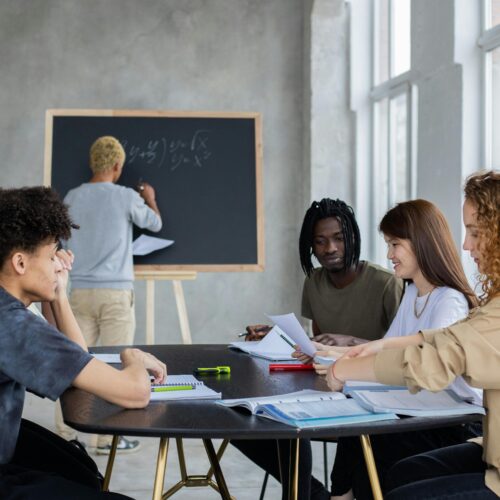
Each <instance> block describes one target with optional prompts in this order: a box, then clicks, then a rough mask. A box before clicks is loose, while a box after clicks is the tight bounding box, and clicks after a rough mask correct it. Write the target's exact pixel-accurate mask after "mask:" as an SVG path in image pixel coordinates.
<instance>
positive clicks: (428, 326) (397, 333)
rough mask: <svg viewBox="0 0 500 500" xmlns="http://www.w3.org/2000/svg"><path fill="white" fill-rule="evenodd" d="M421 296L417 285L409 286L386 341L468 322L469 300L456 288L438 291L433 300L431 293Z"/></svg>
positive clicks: (436, 289)
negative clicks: (464, 320) (418, 295)
mask: <svg viewBox="0 0 500 500" xmlns="http://www.w3.org/2000/svg"><path fill="white" fill-rule="evenodd" d="M417 293H418V289H417V287H416V286H415V285H414V284H413V283H411V284H409V285H408V286H407V287H406V290H405V293H404V295H403V300H401V304H400V306H399V309H398V312H397V313H396V316H395V318H394V319H393V321H392V323H391V326H390V327H389V330H387V333H386V334H385V338H388V337H401V336H403V335H412V334H414V333H418V332H419V331H420V330H432V329H434V328H444V327H445V326H450V325H452V324H453V323H456V322H457V321H459V320H461V319H464V318H465V317H466V316H467V314H468V313H469V305H468V304H467V299H466V298H465V297H464V295H463V294H462V293H460V292H458V291H457V290H454V289H453V288H449V287H447V286H441V287H438V288H435V289H434V290H433V291H432V292H430V297H429V294H427V295H423V296H422V297H417ZM427 299H428V302H427V305H426V306H425V309H424V305H425V303H426V301H427ZM415 300H416V303H415ZM415 307H416V309H417V313H418V314H421V315H420V318H417V317H416V316H415V311H414V308H415Z"/></svg>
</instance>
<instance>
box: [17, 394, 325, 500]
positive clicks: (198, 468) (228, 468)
mask: <svg viewBox="0 0 500 500" xmlns="http://www.w3.org/2000/svg"><path fill="white" fill-rule="evenodd" d="M23 416H24V417H25V418H28V419H30V420H32V421H34V422H37V423H39V424H40V425H43V426H44V427H47V428H48V429H51V430H53V429H54V403H52V402H51V401H49V400H44V399H40V398H38V397H36V396H33V395H31V394H27V399H26V403H25V408H24V415H23ZM79 439H80V440H81V441H82V442H84V443H88V436H85V435H84V434H82V435H80V436H79ZM140 441H141V448H140V450H138V451H137V452H135V453H132V454H128V455H119V456H117V459H116V461H115V466H114V470H113V475H112V478H111V486H110V489H111V490H112V491H116V492H120V493H123V494H125V495H128V496H130V497H132V498H135V499H136V500H150V499H151V495H152V487H153V482H154V475H155V464H156V456H157V452H158V439H152V438H141V439H140ZM218 444H219V442H214V445H215V446H216V449H217V447H218ZM312 445H313V457H314V460H313V463H314V471H313V472H314V475H315V476H316V477H317V478H318V479H320V480H323V477H324V472H323V448H322V444H321V443H312ZM184 450H185V456H186V464H187V469H188V474H205V473H206V471H207V470H208V468H209V465H208V459H207V458H206V454H205V450H204V447H203V443H202V442H201V441H198V440H185V441H184ZM334 453H335V445H334V444H329V445H328V460H329V466H330V467H331V464H332V460H333V456H334ZM92 456H93V458H94V459H95V461H96V462H97V465H98V466H99V469H100V470H101V472H102V473H104V470H105V468H106V462H107V457H102V456H96V455H92ZM221 467H222V471H223V473H224V476H225V479H226V482H227V485H228V488H229V491H230V493H231V495H232V496H233V497H234V498H235V499H237V500H257V499H258V498H259V495H260V489H261V486H262V481H263V478H264V472H263V471H262V470H261V469H260V468H258V467H257V466H256V465H255V464H253V462H251V461H249V460H248V459H247V458H246V457H245V456H243V455H242V454H241V453H239V452H238V451H237V450H236V449H235V448H233V447H232V446H228V448H227V450H226V453H225V454H224V456H223V458H222V461H221ZM179 479H180V473H179V466H178V461H177V450H176V447H175V441H174V440H172V441H171V442H170V447H169V454H168V460H167V470H166V476H165V491H166V490H167V489H168V488H170V487H171V486H173V485H174V484H175V483H177V481H179ZM172 498H174V499H176V500H194V499H200V498H203V500H212V499H217V498H220V496H219V495H218V493H217V492H216V491H215V490H213V489H212V488H199V487H198V488H183V489H181V490H180V491H179V492H177V493H176V494H175V495H173V497H172ZM264 498H265V499H266V500H279V499H280V498H281V488H280V485H279V484H278V482H277V481H275V480H274V479H273V478H270V479H269V482H268V485H267V489H266V495H265V497H264Z"/></svg>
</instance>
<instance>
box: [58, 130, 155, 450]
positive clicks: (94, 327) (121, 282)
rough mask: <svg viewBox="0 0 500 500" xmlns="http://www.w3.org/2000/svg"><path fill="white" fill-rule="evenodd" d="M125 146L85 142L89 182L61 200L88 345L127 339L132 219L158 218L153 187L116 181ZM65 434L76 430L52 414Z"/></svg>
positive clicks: (101, 443)
mask: <svg viewBox="0 0 500 500" xmlns="http://www.w3.org/2000/svg"><path fill="white" fill-rule="evenodd" d="M124 162H125V151H124V150H123V147H122V145H121V144H120V142H119V141H118V140H117V139H115V138H114V137H110V136H103V137H99V138H98V139H97V140H96V141H95V142H94V144H92V147H91V148H90V168H91V170H92V173H93V175H92V178H91V179H90V182H88V183H85V184H82V185H81V186H79V187H77V188H76V189H72V190H71V191H69V193H68V194H67V195H66V197H65V199H64V201H65V202H66V203H67V204H68V205H69V211H70V214H71V216H72V218H73V219H74V220H75V221H76V222H77V223H78V224H79V225H80V227H81V229H80V231H78V232H77V233H76V234H74V235H73V236H72V238H71V239H70V240H69V242H68V248H69V249H70V250H72V251H73V253H74V254H75V255H76V256H77V258H76V260H75V264H74V266H73V269H72V271H71V297H70V300H71V307H72V309H73V312H74V314H75V317H76V319H77V321H78V324H79V325H80V328H81V329H82V333H83V336H84V338H85V340H86V342H87V344H88V345H89V346H95V345H97V344H100V345H130V344H132V342H133V338H134V330H135V311H134V291H133V286H134V269H133V261H132V229H133V224H135V225H137V226H139V227H141V228H145V229H149V230H150V231H155V232H156V231H159V230H160V229H161V225H162V221H161V217H160V212H159V210H158V207H157V205H156V201H155V191H154V189H153V188H152V187H151V186H150V185H148V184H146V183H142V184H141V186H140V190H139V193H137V192H136V191H134V190H133V189H131V188H128V187H125V186H118V185H117V184H116V182H117V181H118V179H119V178H120V175H121V173H122V169H123V164H124ZM56 428H57V431H58V433H59V435H60V436H62V437H64V438H66V439H72V438H74V437H76V433H75V432H74V431H73V430H71V429H69V428H68V427H67V426H65V425H64V424H63V423H62V418H61V417H60V414H59V415H57V416H56ZM138 447H139V441H137V440H134V441H131V440H128V439H126V438H123V437H122V438H120V440H119V442H118V448H117V450H118V452H130V451H135V450H137V449H138ZM110 449H111V437H110V436H99V437H98V440H97V450H96V451H97V453H98V454H108V453H109V451H110Z"/></svg>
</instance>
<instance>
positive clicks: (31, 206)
mask: <svg viewBox="0 0 500 500" xmlns="http://www.w3.org/2000/svg"><path fill="white" fill-rule="evenodd" d="M72 227H74V228H76V227H78V226H76V225H75V224H73V222H72V221H71V219H70V217H69V215H68V207H67V206H66V205H64V203H63V202H62V201H61V199H60V198H59V195H58V194H57V193H56V192H55V191H54V190H52V189H51V188H48V187H43V186H37V187H25V188H20V189H1V188H0V268H1V267H3V265H4V263H5V261H6V259H7V258H8V257H9V255H11V254H12V252H13V251H14V250H23V251H26V252H30V253H31V252H34V251H35V250H36V249H37V247H38V246H39V245H40V244H42V243H44V242H45V241H47V240H48V239H52V240H53V241H54V242H57V241H59V240H60V239H65V240H67V239H69V237H70V236H71V228H72Z"/></svg>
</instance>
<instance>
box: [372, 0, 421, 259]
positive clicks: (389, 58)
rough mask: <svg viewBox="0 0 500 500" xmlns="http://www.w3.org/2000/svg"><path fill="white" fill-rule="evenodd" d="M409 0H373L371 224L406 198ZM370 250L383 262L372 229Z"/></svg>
mask: <svg viewBox="0 0 500 500" xmlns="http://www.w3.org/2000/svg"><path fill="white" fill-rule="evenodd" d="M410 16H411V0H375V2H374V12H373V49H374V53H373V62H374V64H373V75H372V82H373V86H372V91H371V94H370V97H371V103H372V123H373V141H372V143H373V155H372V158H373V165H372V172H373V176H372V193H371V198H372V205H373V206H372V208H373V210H372V216H373V220H372V221H371V225H372V227H373V228H376V227H377V225H378V223H379V221H380V219H381V218H382V216H383V215H384V214H385V212H386V211H387V210H388V209H389V208H390V207H392V206H393V205H394V204H395V203H397V202H399V201H404V200H407V199H409V198H411V197H412V195H413V193H414V189H415V185H414V184H415V183H414V180H413V175H412V161H411V160H412V154H411V152H412V140H411V138H412V119H411V118H412V108H413V106H412V103H413V102H414V100H415V93H414V90H412V87H411V85H410V69H411V51H410V41H411V23H410V21H411V19H410ZM372 234H373V237H372V245H371V247H372V253H373V254H374V255H373V258H374V259H375V261H376V262H378V263H380V264H384V263H385V262H386V256H385V255H386V249H385V244H384V242H383V240H382V239H381V238H380V236H379V235H378V234H377V232H376V231H375V229H374V231H373V233H372Z"/></svg>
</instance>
